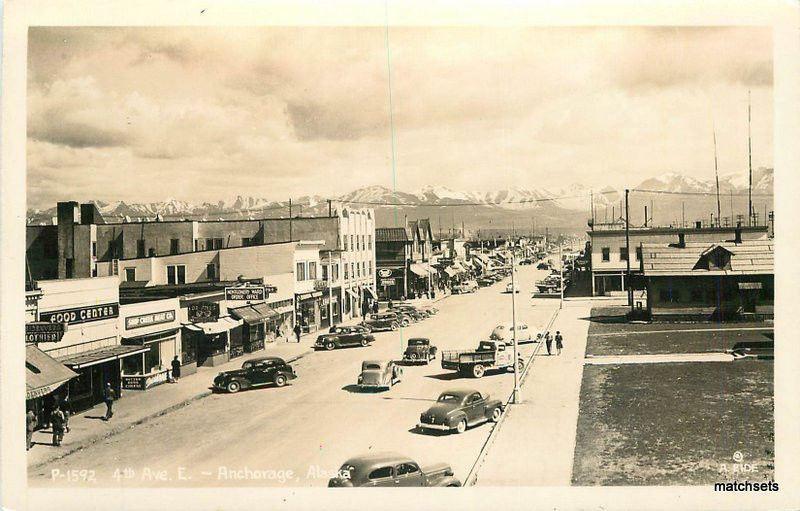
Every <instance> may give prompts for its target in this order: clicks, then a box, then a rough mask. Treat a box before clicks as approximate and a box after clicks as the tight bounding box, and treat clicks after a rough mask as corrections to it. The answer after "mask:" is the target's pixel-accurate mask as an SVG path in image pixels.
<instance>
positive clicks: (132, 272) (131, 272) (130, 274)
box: [125, 268, 136, 282]
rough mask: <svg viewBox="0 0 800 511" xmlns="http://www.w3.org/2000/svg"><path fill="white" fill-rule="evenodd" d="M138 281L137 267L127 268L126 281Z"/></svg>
mask: <svg viewBox="0 0 800 511" xmlns="http://www.w3.org/2000/svg"><path fill="white" fill-rule="evenodd" d="M135 281H136V268H125V282H135Z"/></svg>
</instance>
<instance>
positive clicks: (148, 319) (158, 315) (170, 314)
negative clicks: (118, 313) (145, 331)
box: [125, 310, 175, 330]
mask: <svg viewBox="0 0 800 511" xmlns="http://www.w3.org/2000/svg"><path fill="white" fill-rule="evenodd" d="M173 321H175V311H173V310H169V311H163V312H151V313H150V314H140V315H139V316H130V317H127V318H125V330H132V329H134V328H142V327H145V326H152V325H160V324H161V323H171V322H173Z"/></svg>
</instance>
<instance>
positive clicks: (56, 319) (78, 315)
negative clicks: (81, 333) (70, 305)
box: [39, 303, 119, 325]
mask: <svg viewBox="0 0 800 511" xmlns="http://www.w3.org/2000/svg"><path fill="white" fill-rule="evenodd" d="M116 317H119V303H106V304H102V305H88V306H85V307H76V308H74V309H64V310H59V311H50V312H40V313H39V319H40V320H41V321H45V322H47V323H67V324H68V325H76V324H78V323H89V322H90V321H102V320H104V319H112V318H116Z"/></svg>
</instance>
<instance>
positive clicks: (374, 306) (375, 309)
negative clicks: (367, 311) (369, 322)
mask: <svg viewBox="0 0 800 511" xmlns="http://www.w3.org/2000/svg"><path fill="white" fill-rule="evenodd" d="M372 313H373V314H377V313H378V300H373V301H372Z"/></svg>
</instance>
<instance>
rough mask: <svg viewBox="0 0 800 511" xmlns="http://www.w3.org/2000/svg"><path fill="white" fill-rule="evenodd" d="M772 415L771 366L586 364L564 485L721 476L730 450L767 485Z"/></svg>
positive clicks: (694, 481)
mask: <svg viewBox="0 0 800 511" xmlns="http://www.w3.org/2000/svg"><path fill="white" fill-rule="evenodd" d="M773 417H774V415H773V363H772V362H771V361H755V360H752V361H750V360H748V361H737V362H720V363H716V362H712V363H665V364H628V365H613V366H589V365H587V366H585V367H584V372H583V382H582V387H581V400H580V417H579V420H578V431H577V442H576V447H575V460H574V466H573V475H572V479H573V484H575V485H681V484H684V485H686V484H688V485H702V484H710V483H713V482H715V481H726V480H731V479H733V478H734V476H733V474H732V471H733V465H734V464H735V461H734V460H733V456H734V453H735V452H737V451H738V452H740V453H742V455H743V460H742V463H749V464H751V465H752V464H755V465H757V470H756V471H755V472H754V473H751V474H748V475H747V476H744V477H742V476H740V477H739V479H749V480H751V481H755V480H760V479H763V478H767V479H771V478H772V476H773V460H774V454H773V441H774V421H773ZM722 464H725V467H726V468H728V470H729V474H727V475H726V474H725V473H724V472H723V473H720V471H721V470H722V469H723V466H722Z"/></svg>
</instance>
